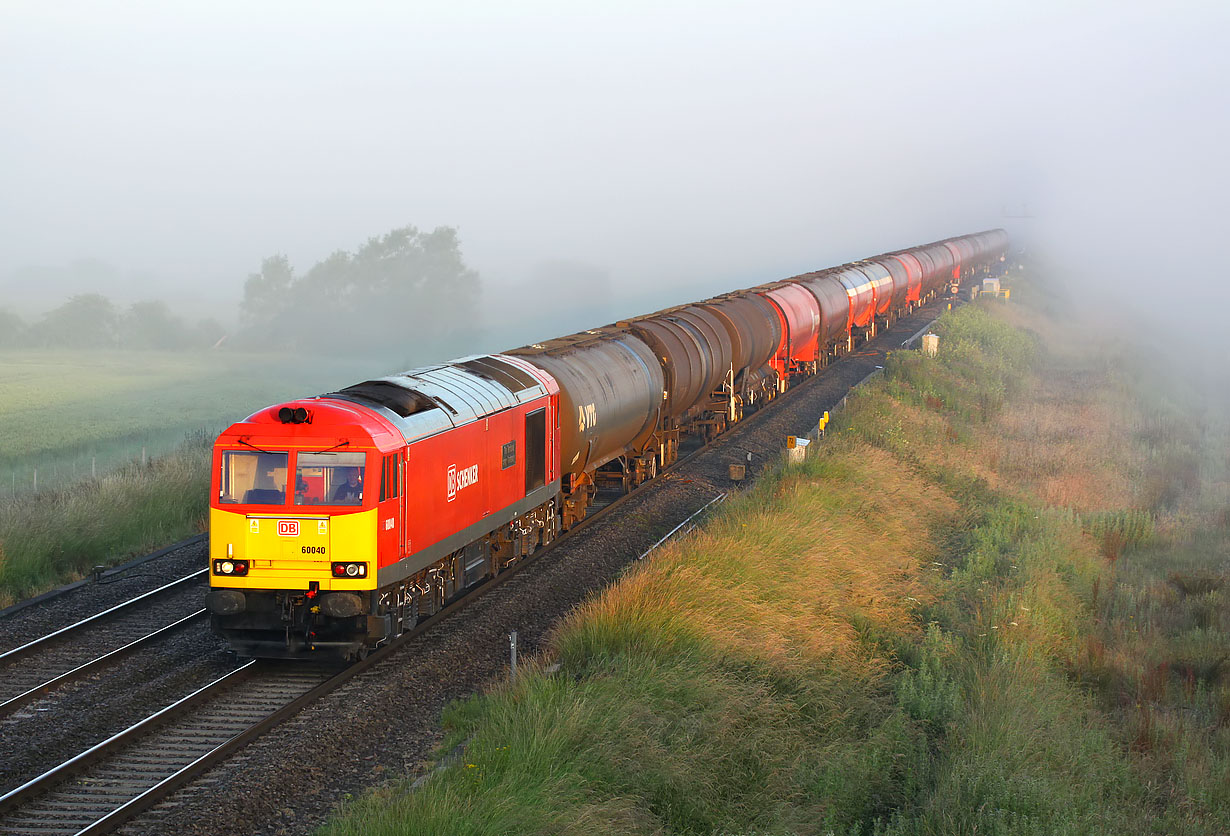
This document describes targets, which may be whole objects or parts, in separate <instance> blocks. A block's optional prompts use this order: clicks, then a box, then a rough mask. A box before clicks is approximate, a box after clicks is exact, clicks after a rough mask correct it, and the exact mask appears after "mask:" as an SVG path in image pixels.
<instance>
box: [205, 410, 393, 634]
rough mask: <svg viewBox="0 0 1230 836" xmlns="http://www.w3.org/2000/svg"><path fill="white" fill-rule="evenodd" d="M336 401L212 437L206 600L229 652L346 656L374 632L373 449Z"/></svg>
mask: <svg viewBox="0 0 1230 836" xmlns="http://www.w3.org/2000/svg"><path fill="white" fill-rule="evenodd" d="M346 407H347V405H345V404H336V405H334V404H326V403H324V402H320V401H317V402H314V403H312V408H311V411H310V412H309V411H308V409H307V408H305V407H298V408H294V407H281V408H280V409H279V408H274V409H272V410H266V411H264V412H262V413H257V414H256V415H254V416H252V417H251V418H249V419H248V420H247V421H245V422H242V423H240V424H236V425H234V426H232V427H231V428H230V429H228V430H227V431H226V432H224V433H223V434H222V435H221V436H220V437H219V438H218V441H217V444H216V446H215V450H214V467H213V491H212V497H211V503H210V538H209V539H210V543H209V569H210V573H209V578H210V592H209V594H208V596H207V598H206V606H207V607H208V609H209V610H210V613H211V619H212V623H213V628H214V630H215V632H217V633H219V634H220V635H222V636H223V637H224V638H226V639H227V641H228V642H229V643H230V645H231V647H232V648H233V649H234V650H235V652H236V653H238V654H240V655H244V656H256V657H283V658H286V657H301V656H305V655H309V654H314V653H315V654H325V655H330V656H341V657H355V656H359V655H362V653H363V652H364V651H365V649H366V647H367V645H368V644H370V643H371V639H372V638H373V637H375V638H376V639H378V638H379V637H380V636H381V635H382V634H383V632H384V627H385V625H384V624H383V623H381V620H380V619H379V618H376V619H373V618H372V615H371V614H372V613H373V612H376V607H375V591H376V588H377V579H378V577H379V565H380V554H379V537H378V530H377V527H378V523H377V517H378V513H379V500H380V499H382V497H381V496H379V492H380V488H379V485H380V482H381V480H380V478H379V476H380V474H381V463H382V461H383V457H382V453H383V451H382V450H381V444H380V443H379V440H378V439H373V438H372V437H371V433H370V432H369V431H367V430H366V429H364V428H362V427H359V426H354V425H353V423H352V422H353V421H354V419H355V416H354V415H353V414H348V413H351V412H352V410H350V409H347V408H346ZM288 409H289V410H291V415H290V417H291V420H281V419H280V418H278V419H275V420H272V421H270V420H267V419H268V415H273V416H278V415H280V414H281V415H285V411H286V410H288ZM295 409H297V410H298V413H297V414H298V415H299V416H301V417H302V420H299V421H296V420H294V419H295V417H296V412H295V411H294V410H295ZM266 413H268V415H266ZM339 413H340V414H339ZM262 419H266V420H262ZM339 419H340V420H344V421H346V425H339ZM339 430H341V431H343V432H342V433H340V434H339ZM395 441H396V440H395V439H394V442H395ZM369 462H374V463H375V466H374V471H375V473H376V474H377V477H378V478H377V479H375V480H374V483H375V484H374V486H373V487H375V490H370V489H368V487H367V485H368V476H369V474H370V473H371V472H372V470H373V468H372V467H371V466H369ZM373 620H375V621H376V622H377V623H375V624H373V623H372V621H373Z"/></svg>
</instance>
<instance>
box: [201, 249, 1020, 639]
mask: <svg viewBox="0 0 1230 836" xmlns="http://www.w3.org/2000/svg"><path fill="white" fill-rule="evenodd" d="M1007 247H1008V236H1007V234H1006V233H1005V232H1004V231H1003V230H998V229H996V230H990V231H987V232H981V233H978V234H975V235H966V236H962V237H958V238H950V239H948V240H945V241H939V242H937V243H934V244H928V245H925V246H921V247H914V248H911V249H907V250H901V251H898V252H893V253H887V254H885V255H880V256H876V257H874V258H869V259H866V260H863V261H858V262H854V263H850V264H845V265H842V266H840V267H835V268H831V269H826V270H819V271H816V272H812V273H805V274H803V275H799V276H794V277H792V278H789V279H785V280H782V281H776V282H772V283H770V284H765V285H760V286H758V287H753V288H750V289H747V290H741V291H738V292H734V293H728V294H725V295H723V296H718V297H715V298H712V299H706V300H704V301H701V302H696V303H693V304H688V305H681V306H678V307H674V308H669V309H667V310H663V311H658V312H657V313H652V314H647V315H645V316H640V317H637V318H635V319H629V320H626V321H621V322H616V323H613V324H611V325H607V326H604V327H601V328H595V329H592V330H588V331H583V332H581V333H578V334H572V335H570V336H565V337H558V338H555V339H552V340H548V341H546V342H542V343H535V344H533V345H527V346H523V347H521V348H517V349H514V350H512V351H506V352H504V353H502V354H493V355H481V356H473V357H465V358H462V359H459V360H454V361H451V362H448V363H443V364H440V365H436V366H430V367H427V368H421V369H413V370H410V371H406V372H402V373H401V374H395V375H390V376H388V377H381V378H377V379H374V380H367V381H364V382H361V383H357V384H355V385H353V386H348V387H346V388H344V389H341V390H339V391H337V392H330V393H328V394H325V395H321V396H318V397H313V398H306V399H301V400H294V401H290V402H287V403H281V404H276V405H274V406H270V407H268V408H265V409H262V410H260V411H259V412H256V413H255V414H253V415H251V416H249V417H248V418H246V419H244V420H243V421H240V422H239V423H237V424H234V425H233V426H231V427H230V428H228V429H227V430H226V431H225V432H223V433H222V434H221V435H220V436H219V437H218V440H217V442H216V444H215V447H214V452H213V469H212V497H211V501H210V538H209V543H210V545H209V568H210V573H209V576H210V586H211V590H210V592H209V593H208V595H207V599H206V605H207V607H208V609H209V610H210V613H211V620H212V624H213V629H214V630H215V632H217V633H219V634H220V635H221V636H223V637H224V638H225V639H226V640H227V641H228V642H229V643H230V645H231V647H232V648H233V649H234V650H235V651H236V652H237V653H239V654H241V655H245V656H259V657H304V656H312V655H318V656H323V655H335V656H340V657H344V658H352V659H353V658H361V657H363V656H364V655H366V653H367V652H368V651H369V650H370V649H371V648H373V647H377V646H379V645H381V644H383V643H384V642H386V641H388V640H389V639H391V638H393V637H395V636H397V635H399V634H400V633H402V632H404V631H406V630H408V629H410V628H411V627H413V626H414V625H415V624H416V623H418V622H419V621H421V620H422V619H424V618H427V617H429V616H431V615H433V614H434V613H436V612H439V611H440V610H441V609H442V608H443V607H445V606H446V605H447V604H449V603H450V602H451V601H453V600H455V599H456V598H458V597H460V596H461V595H463V594H464V593H465V592H466V591H467V590H468V589H470V588H471V587H474V586H475V585H477V584H480V583H482V582H483V581H484V580H487V579H489V578H492V577H494V576H495V575H497V574H499V573H500V572H503V571H505V570H507V569H508V568H509V567H510V566H512V565H513V564H514V563H516V561H518V560H521V559H523V558H525V557H527V556H528V555H530V554H532V553H533V552H534V551H535V550H536V549H539V548H541V547H542V546H544V545H545V544H547V543H550V542H551V541H552V540H554V539H555V538H557V537H558V536H559V535H560V534H561V533H562V532H564V531H567V530H568V529H569V528H571V527H572V526H574V525H576V524H577V523H578V522H579V521H581V520H582V519H584V517H585V515H586V512H587V509H589V508H590V506H591V504H592V503H593V500H594V497H595V494H596V493H597V491H598V490H600V489H603V488H608V489H615V490H619V491H631V490H633V489H634V488H636V487H637V486H639V485H641V484H642V483H644V482H646V481H648V480H651V479H653V478H655V476H657V474H658V472H659V471H660V470H661V469H662V468H664V467H668V466H669V465H670V464H671V463H672V462H674V461H675V460H676V459H677V458H678V456H679V451H680V447H681V445H682V444H684V443H685V442H686V441H688V440H689V439H692V440H694V439H700V440H702V441H707V440H709V439H711V438H713V437H714V436H717V435H719V434H721V433H722V432H724V431H725V430H726V429H727V428H728V427H730V426H731V425H732V424H735V423H737V422H738V421H739V420H740V419H741V418H742V417H743V415H744V413H745V412H747V411H749V410H752V409H755V408H756V407H757V406H758V405H760V404H762V403H764V402H766V401H768V400H771V399H772V398H773V397H775V396H776V395H778V394H779V393H781V392H784V391H785V390H786V389H787V388H788V387H789V386H790V385H791V384H792V383H794V382H796V381H797V380H799V379H800V378H804V377H806V376H809V375H814V374H816V373H818V372H819V371H820V370H821V369H823V368H824V366H825V365H826V364H827V363H828V362H829V361H830V360H831V359H833V358H835V357H837V356H840V355H841V354H843V353H846V352H849V351H851V350H852V349H853V348H854V347H855V346H856V345H857V344H859V343H860V342H862V341H864V340H866V339H870V338H871V337H874V336H875V334H876V332H877V330H879V329H882V328H885V327H888V326H889V325H890V324H891V323H892V322H893V321H894V320H895V319H897V318H899V317H901V316H903V315H905V314H906V313H909V312H910V311H912V310H913V309H914V308H915V307H916V306H918V305H920V304H922V303H924V302H926V301H928V300H930V299H931V298H933V297H935V296H936V295H937V294H940V293H944V292H954V291H955V290H956V288H957V286H958V285H959V284H960V283H961V282H962V281H963V280H965V279H967V278H970V277H972V276H974V275H979V274H985V273H989V272H991V271H992V270H993V269H994V268H995V267H997V265H998V264H999V263H1000V262H1002V261H1003V259H1004V258H1005V255H1006V252H1007Z"/></svg>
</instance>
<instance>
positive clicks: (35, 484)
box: [34, 467, 38, 493]
mask: <svg viewBox="0 0 1230 836" xmlns="http://www.w3.org/2000/svg"><path fill="white" fill-rule="evenodd" d="M34 492H35V493H38V468H37V467H36V468H34Z"/></svg>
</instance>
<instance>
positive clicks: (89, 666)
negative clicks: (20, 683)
mask: <svg viewBox="0 0 1230 836" xmlns="http://www.w3.org/2000/svg"><path fill="white" fill-rule="evenodd" d="M208 613H209V611H208V610H206V609H199V610H197V611H196V612H194V613H191V614H189V615H186V616H184V617H183V618H181V619H179V620H178V621H174V622H172V623H170V624H167V625H165V626H162V627H159V628H158V629H157V630H154V631H153V632H152V633H147V634H146V635H144V636H142V637H141V638H139V639H135V640H133V641H131V642H129V643H128V644H126V645H124V646H123V647H117V648H116V649H115V650H112V651H110V652H108V653H104V654H103V655H102V656H99V657H97V658H95V659H91V660H90V661H88V662H86V663H84V664H82V665H78V666H77V667H75V668H73V669H72V670H69V671H65V672H64V673H62V674H60V675H59V676H56V677H54V678H52V679H49V680H47V681H46V682H44V683H43V684H42V685H36V686H34V687H33V688H31V689H29V690H28V691H25V692H23V693H21V694H18V695H17V696H15V697H11V698H10V699H7V700H5V701H4V702H0V717H3V716H4V715H6V714H11V713H13V712H14V711H16V710H17V709H18V708H20V707H21V706H23V705H25V704H26V703H28V702H30V701H31V700H33V699H34V698H35V697H37V696H40V695H42V694H45V693H47V692H48V691H51V690H53V689H55V688H58V687H59V686H61V685H65V684H67V683H69V682H71V681H73V680H74V679H80V678H81V677H83V676H85V675H86V674H87V673H90V672H92V671H94V670H95V669H96V668H100V667H102V666H103V665H106V664H108V663H110V662H114V661H116V660H118V659H119V658H120V657H121V656H124V655H126V654H128V653H130V652H132V651H133V650H136V649H137V648H138V647H141V646H143V645H145V644H148V643H150V642H152V641H155V640H156V639H158V638H161V637H162V636H164V635H166V634H167V633H170V632H173V631H175V630H178V629H180V628H181V627H184V626H186V625H187V624H189V623H190V622H192V621H196V620H197V619H200V618H201V617H203V616H205V615H207V614H208Z"/></svg>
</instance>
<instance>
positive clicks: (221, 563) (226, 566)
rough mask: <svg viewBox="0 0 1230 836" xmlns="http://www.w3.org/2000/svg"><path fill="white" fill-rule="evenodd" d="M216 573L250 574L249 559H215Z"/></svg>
mask: <svg viewBox="0 0 1230 836" xmlns="http://www.w3.org/2000/svg"><path fill="white" fill-rule="evenodd" d="M214 574H215V575H241V576H242V575H246V574H248V561H246V560H215V561H214Z"/></svg>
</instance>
